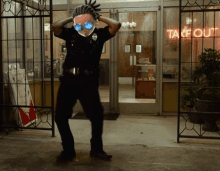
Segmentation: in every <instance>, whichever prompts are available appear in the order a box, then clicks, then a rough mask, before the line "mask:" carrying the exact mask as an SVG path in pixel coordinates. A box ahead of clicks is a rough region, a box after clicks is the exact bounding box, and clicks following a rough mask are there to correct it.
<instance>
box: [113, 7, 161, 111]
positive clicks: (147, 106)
mask: <svg viewBox="0 0 220 171" xmlns="http://www.w3.org/2000/svg"><path fill="white" fill-rule="evenodd" d="M142 11H143V12H156V14H157V41H156V42H157V43H156V49H157V50H156V59H157V60H156V68H157V69H156V71H157V73H156V74H157V75H156V90H157V91H156V102H155V103H122V102H119V101H118V95H119V92H118V86H117V87H115V88H114V89H112V88H111V87H110V91H111V90H114V91H117V92H115V93H113V95H114V96H113V98H110V104H111V101H113V102H112V103H114V102H117V103H118V104H117V106H115V108H114V111H118V112H119V113H125V114H126V113H130V114H132V113H133V114H157V115H160V114H161V111H162V110H161V109H162V105H161V104H162V98H161V95H162V53H161V52H162V51H161V39H160V37H161V27H160V26H161V22H162V21H161V12H160V8H158V7H153V8H152V7H151V8H120V9H117V15H118V14H119V13H133V12H142ZM116 39H117V41H118V35H117V38H116ZM111 41H112V42H114V40H111ZM117 43H118V42H117ZM111 45H112V44H111ZM115 47H116V46H113V47H110V48H111V50H112V51H114V52H117V53H116V54H115V55H116V56H118V50H117V48H116V49H115ZM110 58H111V59H113V62H115V60H114V59H115V57H114V56H112V54H111V55H110ZM110 65H111V64H110ZM114 65H115V67H117V71H118V65H117V63H114ZM110 72H111V74H110V76H111V77H117V79H113V80H114V81H116V83H112V84H110V86H112V85H114V86H115V85H118V75H116V73H115V70H112V69H110ZM110 79H111V78H110ZM110 93H111V92H110ZM116 95H117V97H116ZM117 107H118V108H117ZM111 109H112V108H110V112H113V111H112V110H111Z"/></svg>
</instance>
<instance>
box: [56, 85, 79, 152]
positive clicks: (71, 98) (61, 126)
mask: <svg viewBox="0 0 220 171" xmlns="http://www.w3.org/2000/svg"><path fill="white" fill-rule="evenodd" d="M76 100H77V96H76V93H74V85H73V83H71V84H70V83H68V84H67V83H63V82H62V81H61V83H60V87H59V90H58V95H57V104H56V112H55V122H56V124H57V127H58V130H59V133H60V136H61V140H62V146H63V149H64V151H69V152H70V151H75V148H74V138H73V135H72V133H71V130H70V127H69V122H68V119H69V117H71V116H72V108H73V106H74V105H75V103H76Z"/></svg>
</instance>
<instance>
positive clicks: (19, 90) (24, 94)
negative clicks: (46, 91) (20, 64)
mask: <svg viewBox="0 0 220 171" xmlns="http://www.w3.org/2000/svg"><path fill="white" fill-rule="evenodd" d="M25 79H26V81H25ZM9 87H10V96H11V100H12V104H13V105H22V106H34V102H33V99H32V96H31V92H30V87H29V84H28V79H27V76H26V74H25V69H18V70H12V71H9ZM15 112H16V113H15V116H17V114H18V115H19V117H16V119H17V123H18V125H19V126H24V127H27V126H28V125H30V124H31V123H33V122H36V121H37V115H36V113H35V110H34V108H29V107H18V110H16V111H15Z"/></svg>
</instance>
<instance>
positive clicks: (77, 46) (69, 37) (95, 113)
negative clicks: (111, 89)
mask: <svg viewBox="0 0 220 171" xmlns="http://www.w3.org/2000/svg"><path fill="white" fill-rule="evenodd" d="M95 3H96V1H95V2H93V3H91V0H90V2H89V3H88V4H87V1H86V0H85V4H84V5H82V6H79V7H77V8H76V9H74V11H73V16H72V17H70V18H67V19H64V20H60V21H57V22H55V23H53V24H52V25H51V29H52V31H53V32H54V35H55V36H56V37H58V38H61V39H63V40H65V41H66V47H67V55H66V58H65V61H64V64H63V76H61V77H60V87H59V90H58V96H57V105H56V113H55V122H56V124H57V127H58V130H59V132H60V135H61V140H62V146H63V151H62V152H61V154H60V156H59V157H58V158H59V159H61V160H72V159H73V158H75V157H76V152H75V148H74V138H73V135H72V133H71V131H70V127H69V123H68V118H69V117H71V116H72V112H73V111H72V108H73V106H74V105H75V104H76V101H77V99H79V101H80V103H81V105H82V107H83V110H84V112H85V114H86V116H87V117H88V118H89V120H90V121H91V126H92V138H91V140H90V144H91V151H90V157H94V158H99V159H103V160H110V159H111V158H112V156H111V155H108V154H107V153H106V152H104V150H103V143H102V132H103V107H102V105H101V102H100V97H99V92H98V86H99V60H100V57H101V53H102V49H103V44H104V43H105V42H106V41H107V40H109V39H111V38H112V37H114V36H115V35H116V33H117V31H118V30H119V29H120V27H121V23H120V22H118V21H116V20H113V19H110V18H107V17H102V16H100V15H99V14H98V11H100V9H97V7H99V6H100V4H99V5H96V6H95ZM99 21H102V22H104V23H106V24H107V25H108V26H106V27H105V28H96V26H97V24H98V22H99ZM69 22H73V23H74V24H73V26H72V27H71V28H65V27H64V25H66V24H67V23H69Z"/></svg>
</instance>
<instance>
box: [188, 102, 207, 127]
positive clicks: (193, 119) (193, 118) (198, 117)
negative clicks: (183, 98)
mask: <svg viewBox="0 0 220 171" xmlns="http://www.w3.org/2000/svg"><path fill="white" fill-rule="evenodd" d="M186 110H187V111H189V112H190V111H195V109H194V105H187V106H186ZM187 115H188V117H189V120H190V122H192V123H195V124H204V123H205V119H204V118H203V117H202V116H201V115H199V114H187Z"/></svg>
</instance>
